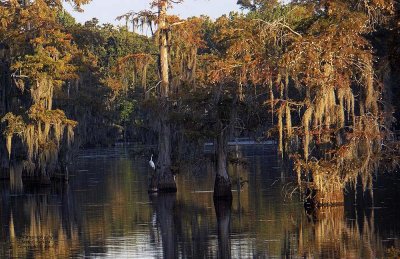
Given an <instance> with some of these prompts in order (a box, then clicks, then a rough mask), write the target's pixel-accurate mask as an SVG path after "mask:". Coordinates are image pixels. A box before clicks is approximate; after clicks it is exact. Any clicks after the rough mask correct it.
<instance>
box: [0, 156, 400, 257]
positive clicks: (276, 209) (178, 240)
mask: <svg viewBox="0 0 400 259" xmlns="http://www.w3.org/2000/svg"><path fill="white" fill-rule="evenodd" d="M117 151H118V150H117V149H106V150H105V151H104V153H105V152H107V154H109V153H111V154H112V155H113V158H110V157H107V158H105V159H104V157H105V156H104V155H103V154H104V153H101V152H100V151H98V150H96V151H93V152H94V153H95V152H98V153H100V154H99V156H98V157H99V158H95V157H94V156H90V157H89V158H85V159H82V160H81V161H80V162H79V167H80V168H81V169H84V170H82V171H80V172H78V173H75V174H74V175H72V176H71V180H70V182H69V184H68V185H53V186H48V187H46V188H39V189H38V188H33V187H32V186H31V185H29V184H27V183H25V182H24V183H23V185H21V183H22V182H20V181H19V180H18V178H15V179H14V180H12V181H13V182H10V180H7V181H2V182H1V181H0V228H1V229H0V258H66V257H105V258H107V257H108V258H121V257H122V258H144V257H147V258H163V257H164V258H218V257H219V258H229V257H232V258H268V257H285V258H298V257H304V258H351V257H353V258H371V257H385V256H386V255H387V251H388V249H389V248H391V247H393V249H392V250H391V251H393V252H396V251H397V250H396V249H399V248H400V241H399V240H400V221H399V218H400V211H399V210H398V209H397V208H398V201H399V200H400V198H399V197H398V196H399V194H398V185H396V184H395V183H396V181H397V180H396V179H390V180H389V181H388V182H385V183H384V184H383V185H382V186H384V187H385V188H384V189H383V188H380V187H381V185H379V184H377V187H378V189H377V190H374V202H375V204H381V203H380V202H384V203H382V204H381V205H379V206H377V205H375V206H376V207H370V206H364V207H357V208H355V207H354V206H352V205H351V206H346V207H333V208H323V209H320V210H318V211H314V212H313V213H309V214H307V213H306V212H305V211H304V208H303V204H302V203H301V202H299V201H298V200H296V198H295V197H294V198H293V199H292V200H290V199H284V197H283V195H282V189H283V187H284V185H285V184H286V182H287V180H288V179H287V177H286V176H282V174H281V173H280V171H279V168H278V166H277V161H276V157H275V156H269V157H267V158H266V155H265V154H259V153H257V152H256V151H254V150H249V151H251V152H252V153H251V156H248V157H246V156H245V155H244V159H247V160H248V164H247V165H241V166H236V165H231V167H230V169H229V170H230V172H233V174H234V175H233V178H234V177H235V176H236V178H237V179H240V178H242V179H244V180H248V182H247V183H246V184H245V185H243V188H242V189H241V192H240V193H239V192H237V193H235V192H234V195H233V200H232V203H229V202H228V203H227V202H223V201H215V202H214V201H213V195H212V187H213V172H212V164H211V165H210V166H208V165H207V166H205V168H206V169H207V170H204V171H203V172H202V173H197V174H191V173H190V172H189V171H185V173H184V174H183V173H182V174H179V175H178V177H177V184H178V185H179V187H180V188H179V192H178V193H176V194H165V195H158V196H153V197H149V196H148V193H147V185H146V183H147V174H146V172H147V169H148V164H147V159H143V160H133V159H132V158H130V157H128V156H125V157H124V156H123V155H121V154H119V153H117ZM86 152H87V151H86ZM118 152H120V151H118ZM260 152H261V151H260ZM275 167H276V169H274V168H275ZM208 168H211V169H210V170H208ZM234 169H236V170H237V171H235V170H234ZM15 170H16V171H15V172H17V174H18V168H17V169H15ZM17 174H16V175H17ZM285 181H286V182H285ZM390 183H393V188H392V189H390V188H389V186H390ZM397 183H398V182H397ZM235 186H237V185H235ZM396 195H397V196H396ZM390 198H391V199H390ZM353 203H354V202H353Z"/></svg>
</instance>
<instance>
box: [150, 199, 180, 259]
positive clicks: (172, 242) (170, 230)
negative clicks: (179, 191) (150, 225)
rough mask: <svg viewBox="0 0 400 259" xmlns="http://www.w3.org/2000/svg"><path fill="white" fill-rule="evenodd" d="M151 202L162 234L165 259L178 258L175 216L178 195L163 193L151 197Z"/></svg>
mask: <svg viewBox="0 0 400 259" xmlns="http://www.w3.org/2000/svg"><path fill="white" fill-rule="evenodd" d="M150 201H151V203H152V206H153V210H154V211H155V215H156V220H157V228H158V229H159V232H160V233H161V242H162V248H163V249H162V250H163V257H164V258H171V259H172V258H176V257H177V250H178V249H177V243H178V242H177V232H176V227H175V221H176V220H177V219H176V217H174V215H176V214H175V213H174V209H175V203H176V194H175V193H165V194H164V193H163V194H158V195H150Z"/></svg>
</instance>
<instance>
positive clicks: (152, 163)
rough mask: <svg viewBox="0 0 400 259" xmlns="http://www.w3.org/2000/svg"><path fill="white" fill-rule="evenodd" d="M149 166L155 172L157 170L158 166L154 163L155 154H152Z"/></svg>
mask: <svg viewBox="0 0 400 259" xmlns="http://www.w3.org/2000/svg"><path fill="white" fill-rule="evenodd" d="M149 165H150V167H151V168H153V170H156V165H155V164H154V162H153V154H151V157H150V161H149Z"/></svg>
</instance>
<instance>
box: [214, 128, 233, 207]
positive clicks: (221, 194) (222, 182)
mask: <svg viewBox="0 0 400 259" xmlns="http://www.w3.org/2000/svg"><path fill="white" fill-rule="evenodd" d="M216 142H217V145H216V170H217V174H216V176H215V184H214V198H218V199H232V190H231V185H232V184H231V180H230V178H229V174H228V171H227V166H226V163H227V148H228V147H227V146H228V140H227V136H226V130H225V129H222V130H221V133H220V134H219V136H218V137H217V141H216Z"/></svg>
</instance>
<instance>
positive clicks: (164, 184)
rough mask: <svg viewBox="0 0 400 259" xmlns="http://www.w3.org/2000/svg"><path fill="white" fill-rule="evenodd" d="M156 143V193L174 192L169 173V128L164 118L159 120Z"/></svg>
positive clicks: (172, 179) (172, 181) (172, 177)
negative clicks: (157, 153)
mask: <svg viewBox="0 0 400 259" xmlns="http://www.w3.org/2000/svg"><path fill="white" fill-rule="evenodd" d="M158 142H159V144H158V148H159V157H158V164H159V168H158V169H157V170H158V171H157V189H158V192H176V183H175V180H174V176H173V175H172V171H171V126H170V124H169V122H168V121H167V119H165V117H163V118H161V124H160V134H159V139H158Z"/></svg>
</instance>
